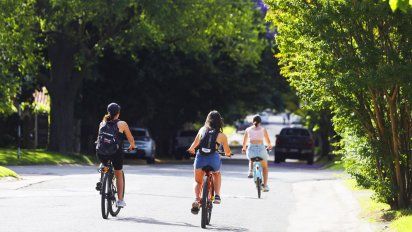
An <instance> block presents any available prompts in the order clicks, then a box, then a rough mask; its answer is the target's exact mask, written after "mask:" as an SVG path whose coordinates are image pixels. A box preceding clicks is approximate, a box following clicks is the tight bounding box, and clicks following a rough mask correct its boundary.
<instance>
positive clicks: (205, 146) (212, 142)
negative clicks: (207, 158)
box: [198, 128, 219, 155]
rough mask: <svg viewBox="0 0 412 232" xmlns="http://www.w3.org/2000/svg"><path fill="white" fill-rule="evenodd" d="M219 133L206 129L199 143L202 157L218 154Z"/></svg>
mask: <svg viewBox="0 0 412 232" xmlns="http://www.w3.org/2000/svg"><path fill="white" fill-rule="evenodd" d="M218 135H219V131H217V130H214V129H208V128H206V129H205V130H204V131H203V134H202V137H201V139H200V142H199V146H198V148H199V152H200V154H202V155H210V154H213V153H215V152H216V139H217V136H218Z"/></svg>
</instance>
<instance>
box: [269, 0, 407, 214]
mask: <svg viewBox="0 0 412 232" xmlns="http://www.w3.org/2000/svg"><path fill="white" fill-rule="evenodd" d="M270 5H271V6H272V9H273V10H272V11H271V12H270V15H269V18H270V19H271V20H272V21H273V22H274V24H275V25H276V26H277V27H278V32H279V34H278V35H277V37H276V42H277V44H278V46H279V50H280V52H279V54H277V57H278V58H279V60H280V61H279V62H280V65H281V73H282V74H283V75H284V76H285V77H286V78H287V79H288V81H289V82H290V84H291V85H292V86H293V87H294V88H295V89H296V90H297V93H298V95H299V96H300V97H301V99H302V100H303V102H304V103H305V106H306V107H308V108H312V109H316V110H321V109H325V108H326V109H328V108H329V109H331V110H332V112H333V114H334V120H333V122H334V127H335V129H336V130H337V131H338V132H339V134H340V135H341V136H342V138H343V140H342V141H343V144H342V145H343V146H344V151H345V153H346V160H347V163H348V164H350V163H352V164H354V165H351V166H350V168H349V171H350V172H351V174H353V175H354V176H355V177H356V178H357V180H358V181H359V183H360V184H363V185H365V186H368V187H372V188H373V189H374V190H376V192H377V195H378V197H379V199H380V200H382V201H385V202H388V203H390V204H391V206H392V207H393V208H404V207H407V206H408V205H410V204H411V199H412V183H411V180H412V178H411V176H412V169H411V163H412V154H411V152H410V149H411V146H412V141H411V135H412V120H411V119H412V115H411V109H412V105H411V101H412V98H411V97H412V95H411V93H412V92H411V91H412V77H411V73H412V45H411V42H410V38H411V35H412V14H411V13H410V11H409V10H408V11H395V12H392V11H391V9H390V8H389V6H388V4H387V2H382V1H340V0H336V1H329V0H317V1H307V0H294V1H280V0H279V1H278V0H273V1H270Z"/></svg>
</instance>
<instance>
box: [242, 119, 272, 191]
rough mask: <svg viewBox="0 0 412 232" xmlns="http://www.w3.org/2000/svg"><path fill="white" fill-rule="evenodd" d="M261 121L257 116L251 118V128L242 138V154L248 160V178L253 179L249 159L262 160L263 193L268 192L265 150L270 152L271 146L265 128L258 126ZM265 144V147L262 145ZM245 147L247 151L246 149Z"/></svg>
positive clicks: (266, 153)
mask: <svg viewBox="0 0 412 232" xmlns="http://www.w3.org/2000/svg"><path fill="white" fill-rule="evenodd" d="M261 122H262V119H261V118H260V116H259V115H257V116H255V117H254V118H253V126H250V127H249V128H247V129H246V131H245V136H244V137H243V148H242V152H243V153H246V156H247V158H248V159H249V175H248V177H249V178H252V177H253V174H252V166H253V164H252V161H251V160H250V159H251V158H255V157H260V158H262V159H263V160H262V161H261V164H262V168H263V184H264V186H263V191H264V192H268V191H269V186H268V185H267V182H268V172H269V169H268V159H269V154H268V152H267V150H266V149H268V150H271V149H272V144H271V143H270V139H269V134H268V132H267V130H266V129H265V128H263V127H262V126H261V125H260V124H261ZM263 141H265V142H266V147H265V145H264V143H263ZM246 147H247V149H246Z"/></svg>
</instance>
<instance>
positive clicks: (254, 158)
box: [250, 157, 263, 162]
mask: <svg viewBox="0 0 412 232" xmlns="http://www.w3.org/2000/svg"><path fill="white" fill-rule="evenodd" d="M250 160H252V161H253V162H255V161H262V160H263V159H262V158H260V157H253V158H251V159H250Z"/></svg>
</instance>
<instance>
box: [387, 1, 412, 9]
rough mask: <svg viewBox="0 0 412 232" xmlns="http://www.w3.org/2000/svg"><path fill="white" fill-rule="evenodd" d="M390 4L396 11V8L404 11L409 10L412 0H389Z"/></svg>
mask: <svg viewBox="0 0 412 232" xmlns="http://www.w3.org/2000/svg"><path fill="white" fill-rule="evenodd" d="M389 5H390V6H391V9H392V10H393V11H395V10H396V9H398V8H399V9H401V10H402V11H407V10H409V9H410V7H411V6H412V1H411V0H389Z"/></svg>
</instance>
